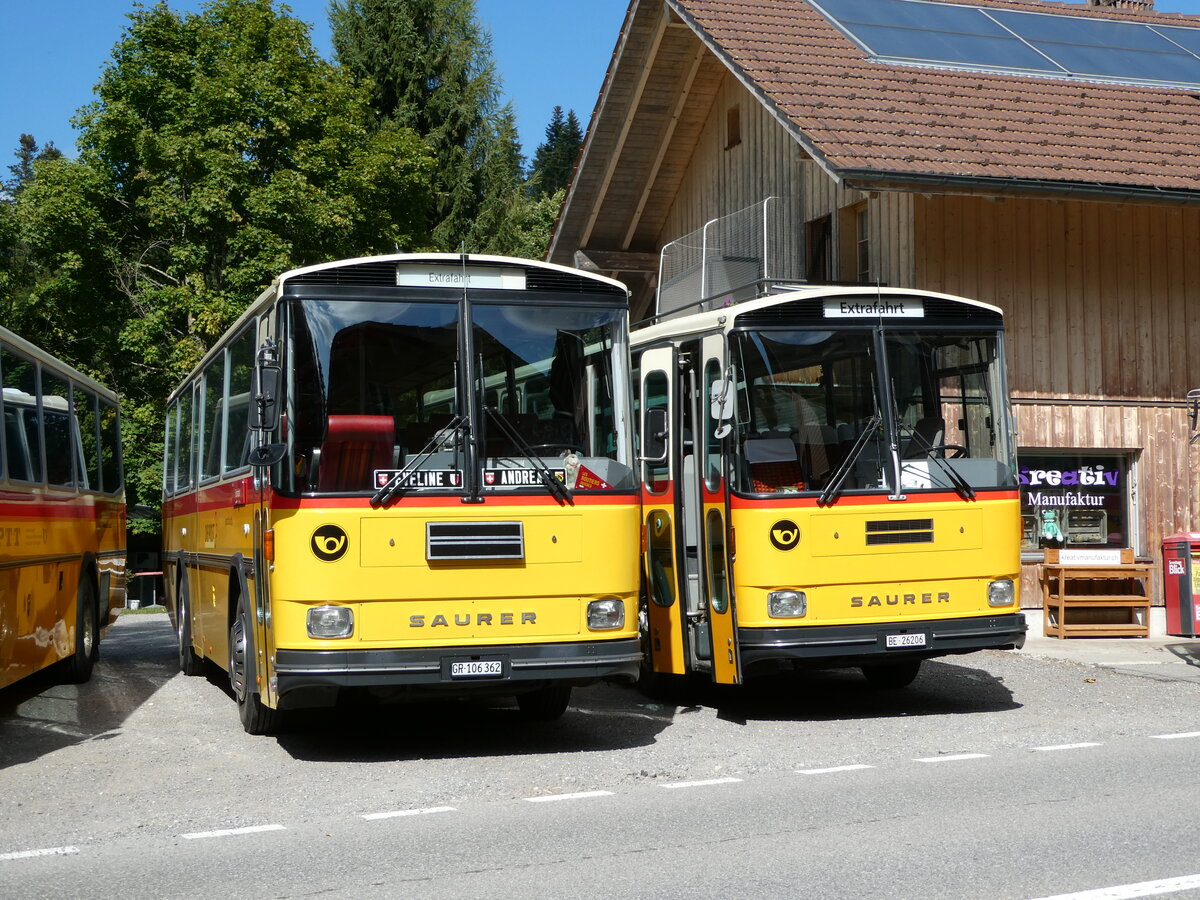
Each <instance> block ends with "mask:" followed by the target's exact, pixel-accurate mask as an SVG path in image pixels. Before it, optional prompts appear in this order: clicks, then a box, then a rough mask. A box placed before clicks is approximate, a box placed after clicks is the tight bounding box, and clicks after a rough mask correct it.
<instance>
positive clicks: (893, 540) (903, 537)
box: [867, 519, 933, 547]
mask: <svg viewBox="0 0 1200 900" xmlns="http://www.w3.org/2000/svg"><path fill="white" fill-rule="evenodd" d="M932 543H933V519H890V520H880V521H875V522H867V546H868V547H870V546H879V545H880V544H932Z"/></svg>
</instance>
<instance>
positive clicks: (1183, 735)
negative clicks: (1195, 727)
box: [1150, 731, 1200, 741]
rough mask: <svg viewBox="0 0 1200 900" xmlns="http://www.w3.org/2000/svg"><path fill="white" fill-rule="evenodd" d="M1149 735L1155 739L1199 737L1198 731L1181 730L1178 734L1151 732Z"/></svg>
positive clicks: (1170, 739)
mask: <svg viewBox="0 0 1200 900" xmlns="http://www.w3.org/2000/svg"><path fill="white" fill-rule="evenodd" d="M1150 737H1152V738H1154V740H1156V741H1173V740H1175V739H1176V738H1194V737H1200V731H1181V732H1180V733H1179V734H1152V735H1150Z"/></svg>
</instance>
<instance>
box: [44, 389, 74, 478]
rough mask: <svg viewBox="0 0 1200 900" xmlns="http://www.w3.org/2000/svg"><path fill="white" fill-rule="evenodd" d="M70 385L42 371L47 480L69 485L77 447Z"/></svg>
mask: <svg viewBox="0 0 1200 900" xmlns="http://www.w3.org/2000/svg"><path fill="white" fill-rule="evenodd" d="M69 392H70V389H69V387H68V386H67V383H66V382H65V381H63V380H62V379H61V378H59V377H58V376H56V375H51V374H49V373H47V372H46V371H45V370H43V371H42V433H43V438H42V439H43V440H44V441H45V443H46V483H47V484H54V485H59V486H62V487H69V486H71V485H72V484H74V483H75V476H74V460H75V458H76V455H77V454H76V447H75V446H74V443H75V442H74V440H73V437H74V435H73V434H72V429H71V409H70V406H68V404H67V397H68V395H69Z"/></svg>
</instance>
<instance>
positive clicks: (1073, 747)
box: [1031, 742, 1104, 753]
mask: <svg viewBox="0 0 1200 900" xmlns="http://www.w3.org/2000/svg"><path fill="white" fill-rule="evenodd" d="M1103 746H1104V745H1103V744H1096V743H1089V742H1084V743H1082V744H1052V745H1051V746H1049V747H1033V748H1031V749H1033V750H1036V751H1038V752H1040V753H1048V752H1049V751H1051V750H1082V749H1084V748H1085V747H1103Z"/></svg>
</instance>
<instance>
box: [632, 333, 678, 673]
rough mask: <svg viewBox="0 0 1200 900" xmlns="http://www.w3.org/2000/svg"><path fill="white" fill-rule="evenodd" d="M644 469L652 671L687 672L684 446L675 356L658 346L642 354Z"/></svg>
mask: <svg viewBox="0 0 1200 900" xmlns="http://www.w3.org/2000/svg"><path fill="white" fill-rule="evenodd" d="M639 369H640V376H639V377H640V378H641V392H640V396H641V409H640V411H639V415H640V416H641V422H640V423H639V424H640V433H641V469H642V515H643V517H644V518H643V520H642V522H643V525H644V527H645V530H646V548H645V553H644V554H643V557H642V559H643V566H644V575H645V578H646V594H647V601H648V602H647V604H646V605H647V615H648V619H649V621H648V623H647V636H648V641H647V652H648V653H649V659H648V660H647V662H648V663H649V664H650V665H649V667H650V668H651V669H652V670H653V671H654V672H658V673H663V674H675V675H682V674H684V673H685V672H686V671H687V660H686V657H685V656H684V646H683V615H682V612H681V609H680V607H681V604H680V602H679V581H680V579H679V567H678V565H677V562H676V560H677V554H676V546H677V534H676V532H677V529H678V516H677V515H676V502H677V501H676V495H677V491H678V486H677V484H676V478H675V472H676V470H677V467H678V462H677V460H678V458H679V456H678V453H677V452H675V450H674V449H673V448H674V447H675V446H676V445H677V444H678V442H679V431H680V429H679V427H678V418H679V416H678V410H677V404H676V382H675V373H676V352H675V348H674V347H654V348H651V349H648V350H646V351H644V352H643V353H642V356H641V361H640V365H639Z"/></svg>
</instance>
